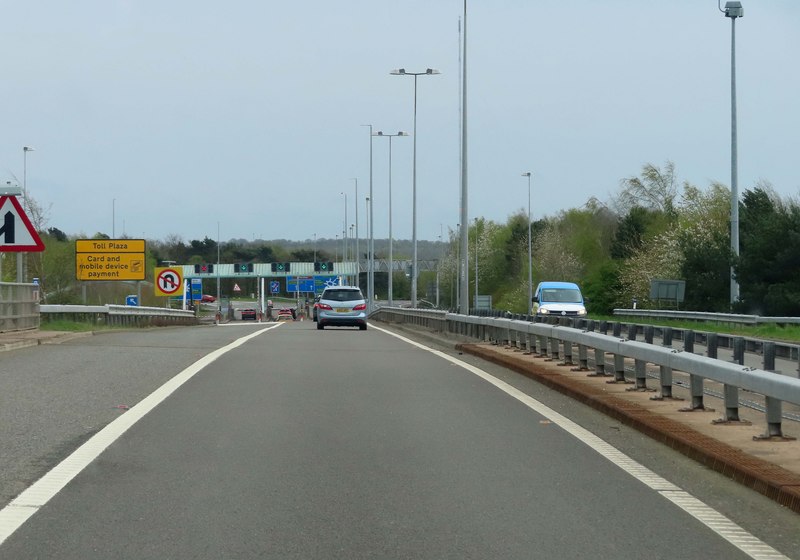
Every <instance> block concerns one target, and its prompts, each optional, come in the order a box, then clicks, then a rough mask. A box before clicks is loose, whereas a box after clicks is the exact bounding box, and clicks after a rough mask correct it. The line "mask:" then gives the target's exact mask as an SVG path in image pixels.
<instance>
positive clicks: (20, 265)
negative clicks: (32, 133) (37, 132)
mask: <svg viewBox="0 0 800 560" xmlns="http://www.w3.org/2000/svg"><path fill="white" fill-rule="evenodd" d="M33 151H34V149H33V148H31V147H30V146H23V147H22V198H23V204H24V205H25V206H27V207H28V208H30V202H29V201H28V152H33ZM26 264H27V263H26V262H25V254H24V253H21V252H20V253H17V283H19V284H21V283H22V282H24V281H25V276H26V274H25V272H26V271H25V265H26Z"/></svg>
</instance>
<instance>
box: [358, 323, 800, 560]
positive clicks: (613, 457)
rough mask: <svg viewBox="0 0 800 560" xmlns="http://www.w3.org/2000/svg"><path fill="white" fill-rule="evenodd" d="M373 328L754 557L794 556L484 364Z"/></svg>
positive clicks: (759, 559) (767, 559) (783, 559)
mask: <svg viewBox="0 0 800 560" xmlns="http://www.w3.org/2000/svg"><path fill="white" fill-rule="evenodd" d="M372 328H373V329H376V330H378V331H380V332H383V333H386V334H388V335H391V336H393V337H395V338H399V339H400V340H402V341H404V342H407V343H408V344H411V345H412V346H415V347H417V348H420V349H422V350H425V351H427V352H431V353H432V354H435V355H436V356H439V357H440V358H443V359H445V360H447V361H448V362H450V363H452V364H455V365H458V366H461V367H462V368H464V369H466V370H467V371H469V372H471V373H473V374H475V375H477V376H478V377H480V378H481V379H483V380H484V381H486V382H488V383H491V384H492V385H494V386H495V387H497V388H498V389H500V390H501V391H503V392H505V393H506V394H508V395H509V396H511V397H513V398H515V399H517V400H518V401H520V402H521V403H522V404H524V405H526V406H527V407H528V408H530V409H532V410H533V411H535V412H537V413H539V414H540V415H542V416H544V417H545V418H547V419H548V420H550V421H551V422H553V423H554V424H557V425H558V426H560V427H561V428H562V429H563V430H564V431H566V432H567V433H568V434H570V435H572V436H573V437H575V438H577V439H578V440H580V441H581V442H583V443H584V444H586V445H588V446H589V447H590V448H592V449H594V450H595V451H596V452H597V453H599V454H600V455H602V456H603V457H605V458H606V459H608V460H609V461H610V462H611V463H613V464H614V465H616V466H617V467H619V468H620V469H622V470H623V471H625V472H626V473H628V474H629V475H631V476H632V477H633V478H635V479H636V480H638V481H640V482H642V483H643V484H645V485H646V486H648V487H649V488H652V489H653V490H655V491H656V492H658V493H659V494H660V495H661V496H663V497H664V498H666V499H667V500H669V501H671V502H672V503H673V504H675V505H676V506H678V507H679V508H681V509H682V510H684V511H685V512H687V513H688V514H689V515H691V516H692V517H694V518H695V519H697V520H698V521H700V522H701V523H702V524H704V525H705V526H706V527H708V528H709V529H711V530H712V531H714V532H715V533H717V534H718V535H719V536H720V537H722V538H723V539H725V540H726V541H728V542H729V543H731V544H732V545H733V546H735V547H736V548H738V549H739V550H741V551H742V552H744V553H745V554H747V555H748V556H750V558H753V559H754V560H778V559H781V560H790V559H789V558H788V557H787V556H784V555H783V554H781V553H780V552H778V551H777V550H775V549H774V548H772V547H770V546H769V545H767V544H766V543H764V542H762V541H760V540H759V539H757V538H756V537H754V536H753V535H751V534H750V533H748V532H747V531H745V530H744V529H742V528H741V527H739V526H738V525H736V524H735V523H734V522H733V521H731V520H730V519H728V518H727V517H725V516H724V515H722V514H721V513H719V512H718V511H716V510H715V509H713V508H711V507H709V506H708V505H706V504H705V503H703V502H702V501H700V500H698V499H697V498H695V497H694V496H692V495H691V494H689V493H688V492H686V491H684V490H683V489H681V488H680V487H678V486H676V485H674V484H672V483H671V482H669V481H668V480H666V479H664V478H662V477H661V476H659V475H657V474H656V473H654V472H653V471H651V470H650V469H648V468H647V467H645V466H644V465H642V464H640V463H638V462H636V461H634V460H633V459H631V458H630V457H628V456H627V455H625V454H624V453H623V452H621V451H620V450H618V449H617V448H616V447H614V446H612V445H611V444H609V443H607V442H606V441H604V440H602V439H601V438H599V437H598V436H596V435H595V434H593V433H592V432H590V431H588V430H586V429H585V428H583V427H581V426H579V425H578V424H576V423H575V422H573V421H572V420H569V419H568V418H566V417H565V416H562V415H561V414H559V413H558V412H556V411H555V410H553V409H551V408H550V407H548V406H547V405H545V404H543V403H541V402H540V401H537V400H536V399H534V398H533V397H531V396H529V395H526V394H525V393H523V392H522V391H520V390H519V389H517V388H516V387H513V386H512V385H509V384H508V383H506V382H505V381H501V380H500V379H497V378H496V377H494V376H492V375H491V374H489V373H487V372H485V371H483V370H482V369H480V368H477V367H475V366H473V365H470V364H468V363H466V362H463V361H461V360H459V359H458V358H454V357H452V356H448V355H447V354H445V353H444V352H440V351H438V350H434V349H432V348H428V347H427V346H425V345H423V344H419V343H418V342H414V341H413V340H411V339H408V338H406V337H404V336H402V335H399V334H397V333H394V332H391V331H387V330H386V329H382V328H380V327H376V326H374V324H373V325H372Z"/></svg>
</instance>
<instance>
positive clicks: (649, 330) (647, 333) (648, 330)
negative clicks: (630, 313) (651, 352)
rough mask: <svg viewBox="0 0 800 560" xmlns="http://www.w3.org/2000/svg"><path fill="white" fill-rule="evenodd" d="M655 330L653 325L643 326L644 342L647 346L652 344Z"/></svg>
mask: <svg viewBox="0 0 800 560" xmlns="http://www.w3.org/2000/svg"><path fill="white" fill-rule="evenodd" d="M655 332H656V329H655V328H654V327H653V325H645V327H644V341H645V342H646V343H647V344H653V335H654V334H655Z"/></svg>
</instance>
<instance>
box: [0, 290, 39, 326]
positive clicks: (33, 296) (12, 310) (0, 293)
mask: <svg viewBox="0 0 800 560" xmlns="http://www.w3.org/2000/svg"><path fill="white" fill-rule="evenodd" d="M36 328H39V286H38V285H37V284H17V283H12V282H0V332H8V331H24V330H30V329H36Z"/></svg>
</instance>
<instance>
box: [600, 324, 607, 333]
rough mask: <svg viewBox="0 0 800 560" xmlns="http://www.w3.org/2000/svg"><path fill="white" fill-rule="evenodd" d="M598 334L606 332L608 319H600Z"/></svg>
mask: <svg viewBox="0 0 800 560" xmlns="http://www.w3.org/2000/svg"><path fill="white" fill-rule="evenodd" d="M599 329H600V334H608V321H600V327H599Z"/></svg>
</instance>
